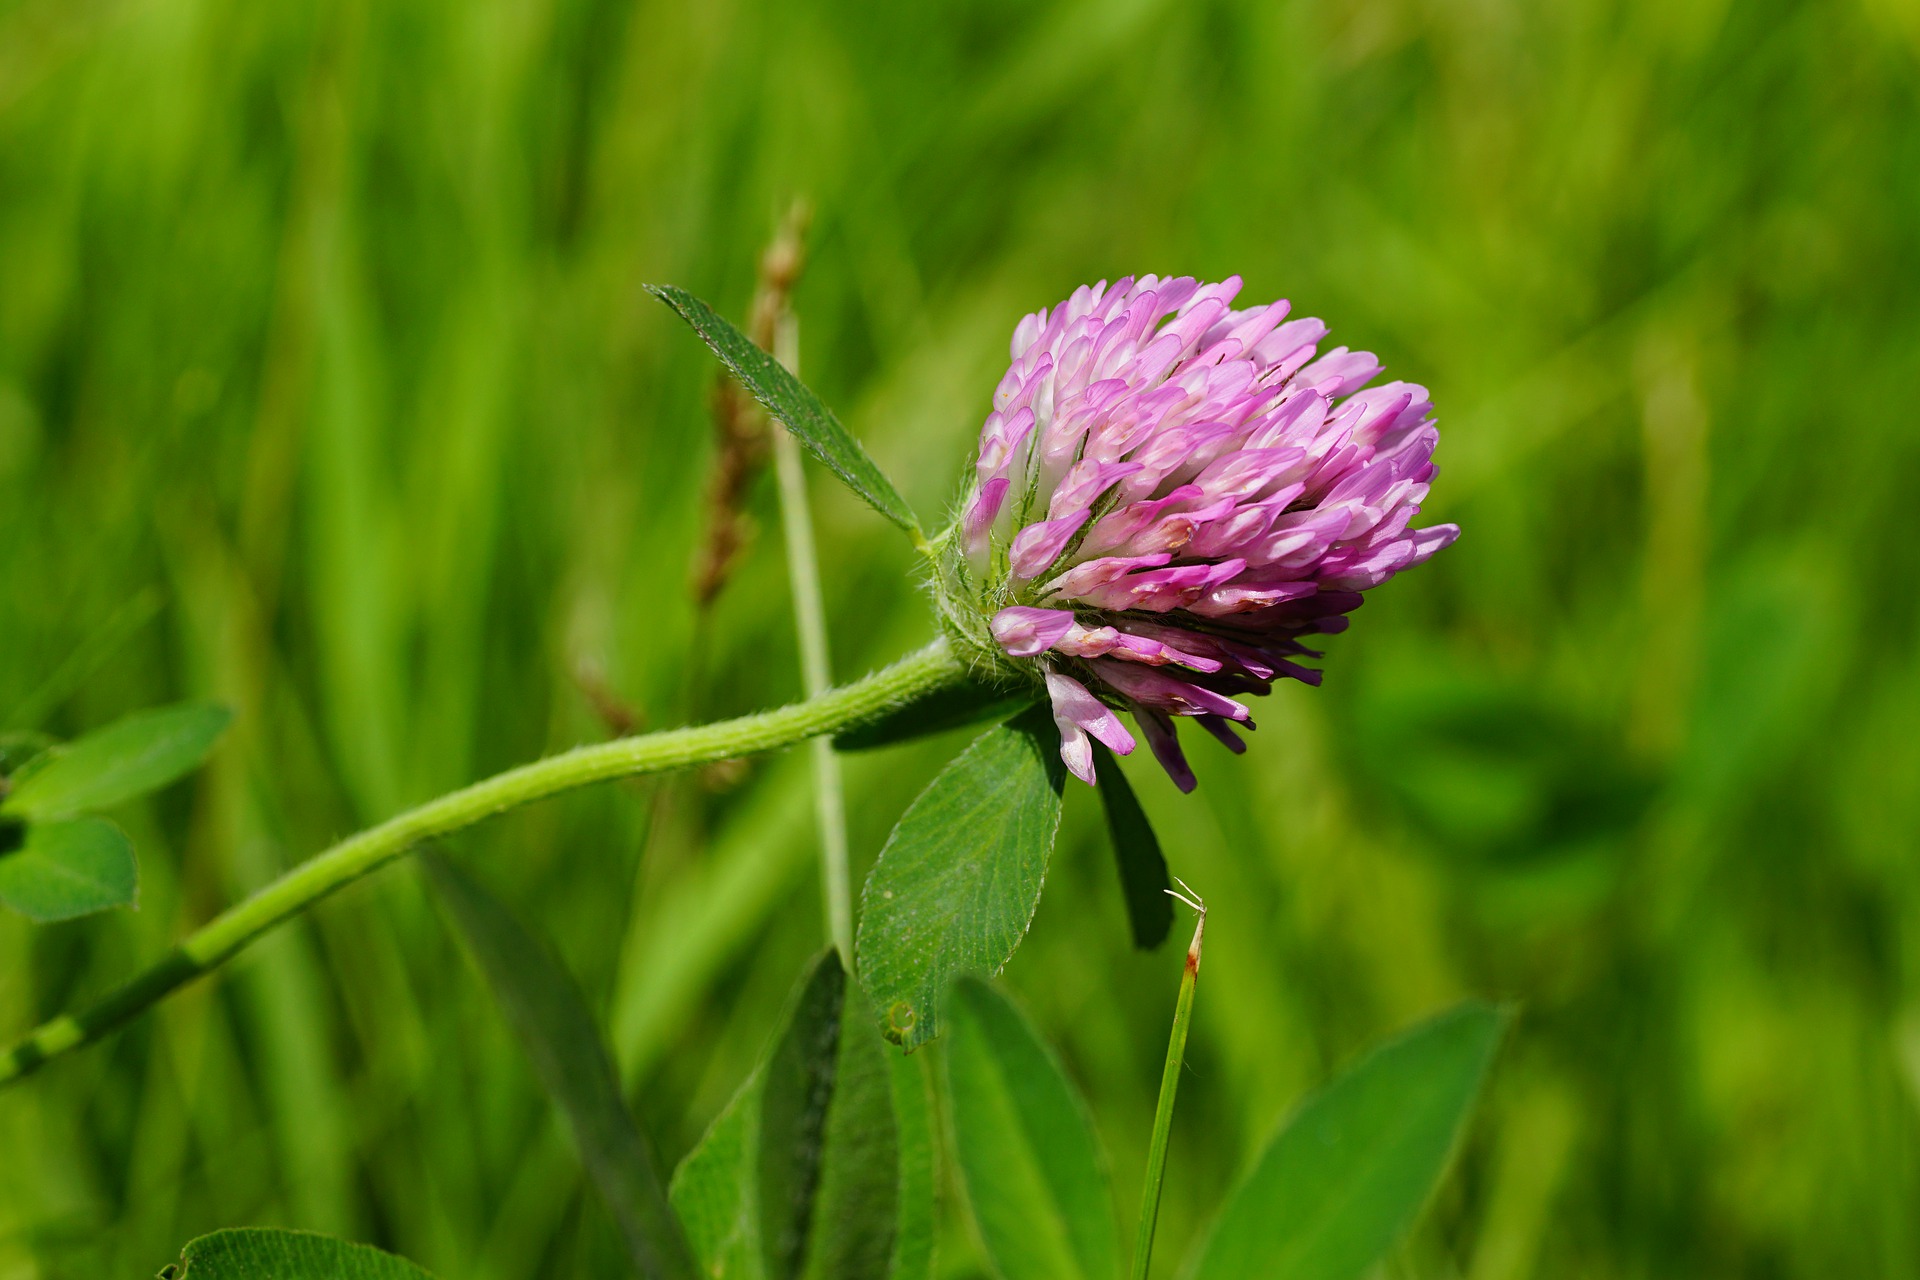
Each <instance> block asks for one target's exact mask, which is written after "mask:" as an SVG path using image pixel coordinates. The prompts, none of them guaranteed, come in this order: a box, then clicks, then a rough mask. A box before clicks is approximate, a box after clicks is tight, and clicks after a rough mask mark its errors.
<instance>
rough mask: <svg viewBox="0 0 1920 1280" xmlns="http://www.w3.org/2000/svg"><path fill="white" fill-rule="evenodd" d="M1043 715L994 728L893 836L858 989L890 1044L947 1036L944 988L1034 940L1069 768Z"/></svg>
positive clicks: (871, 911)
mask: <svg viewBox="0 0 1920 1280" xmlns="http://www.w3.org/2000/svg"><path fill="white" fill-rule="evenodd" d="M1051 730H1052V725H1051V722H1050V721H1048V719H1047V718H1046V711H1045V709H1044V708H1038V709H1036V710H1034V711H1030V712H1027V713H1025V714H1024V715H1022V716H1021V717H1019V718H1018V719H1016V720H1012V721H1009V722H1008V723H1006V724H1004V725H1001V726H999V727H998V728H995V729H989V730H988V731H987V732H986V733H983V734H981V735H980V737H978V738H977V739H975V740H974V743H973V745H972V746H970V747H968V748H967V749H966V750H965V751H964V752H962V753H961V754H960V756H959V758H957V759H956V760H954V761H953V763H951V764H949V765H948V766H947V767H946V768H945V769H943V770H941V771H940V775H939V776H938V777H936V778H935V779H934V780H933V781H932V782H931V783H929V784H928V785H927V789H926V790H925V791H923V792H921V793H920V795H919V797H918V798H917V799H915V800H914V802H913V804H912V806H910V807H909V808H908V809H907V812H906V813H905V815H904V816H902V817H901V819H900V823H899V825H898V826H896V827H895V828H894V829H893V834H892V835H891V836H889V837H888V838H887V843H886V847H885V848H883V849H882V850H881V851H880V858H879V861H877V862H876V863H874V867H873V874H871V875H870V876H868V877H867V884H866V888H865V889H864V890H863V891H862V893H861V900H860V936H859V942H858V950H859V953H860V980H861V981H862V982H863V983H865V984H866V988H867V994H868V995H869V996H870V997H871V998H872V1000H873V1004H874V1007H875V1009H876V1010H878V1011H880V1015H881V1018H882V1020H883V1021H882V1027H883V1029H884V1030H885V1032H886V1035H887V1038H888V1039H889V1040H892V1041H894V1042H895V1043H897V1044H900V1045H903V1046H905V1047H906V1048H908V1049H912V1048H913V1047H914V1046H916V1045H919V1044H923V1043H925V1042H926V1041H927V1040H929V1039H931V1038H933V1036H935V1035H937V1034H938V1033H939V1029H940V1018H941V1005H942V1004H943V1003H944V1001H945V998H946V993H947V986H948V984H949V983H950V982H952V980H953V979H954V977H956V976H957V975H959V974H962V973H974V972H978V973H984V974H987V975H989V976H991V975H993V974H996V973H998V972H1000V968H1001V966H1002V965H1004V964H1006V962H1007V958H1008V957H1009V956H1011V955H1012V954H1013V952H1014V948H1016V947H1018V946H1019V945H1020V940H1021V939H1022V938H1023V937H1025V936H1026V932H1027V925H1028V923H1029V922H1030V921H1031V920H1032V919H1033V912H1034V908H1035V906H1037V905H1038V903H1039V901H1040V887H1041V885H1042V883H1044V881H1045V880H1046V875H1047V859H1048V857H1049V856H1050V855H1051V854H1052V853H1053V838H1054V831H1055V829H1056V828H1057V827H1058V826H1059V824H1060V792H1061V787H1062V785H1063V779H1064V777H1065V774H1066V770H1065V769H1063V768H1062V767H1061V764H1060V752H1059V745H1058V740H1057V739H1055V738H1054V737H1053V734H1052V732H1051Z"/></svg>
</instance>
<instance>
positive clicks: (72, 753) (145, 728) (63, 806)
mask: <svg viewBox="0 0 1920 1280" xmlns="http://www.w3.org/2000/svg"><path fill="white" fill-rule="evenodd" d="M230 719H232V713H230V712H229V711H228V710H227V709H226V708H225V707H216V706H209V705H207V704H205V703H191V702H190V703H185V704H182V705H181V706H177V707H162V708H160V709H159V710H155V711H142V712H139V713H137V714H135V715H130V716H128V717H127V718H126V719H124V720H121V721H119V722H118V723H116V724H112V725H109V726H108V727H107V728H105V729H101V730H99V731H98V732H95V733H90V734H88V735H87V736H86V737H84V738H81V739H80V740H79V741H77V742H75V743H73V744H72V745H71V746H68V747H65V748H60V749H57V750H56V751H55V752H54V753H53V754H52V756H51V758H50V759H48V760H47V762H46V764H45V766H44V767H42V768H38V769H35V770H34V771H33V772H32V773H31V774H30V775H28V776H27V777H25V778H23V779H21V781H20V783H19V785H18V786H17V787H15V789H14V791H13V794H12V795H10V796H8V797H7V800H6V811H7V812H8V813H10V814H14V815H17V816H19V817H23V818H65V817H68V816H71V815H73V814H76V813H84V812H86V811H88V810H90V809H105V808H109V807H111V806H113V805H116V804H119V803H120V802H121V801H123V800H131V799H132V798H133V797H135V796H137V795H143V794H145V793H146V792H149V791H153V790H157V789H158V788H160V787H164V786H165V785H167V784H168V783H169V782H172V781H173V780H174V779H175V778H178V777H180V776H181V775H182V774H185V773H187V772H188V771H190V770H191V769H193V767H194V766H196V765H198V764H199V763H200V762H201V761H202V760H203V759H205V758H206V754H207V752H208V751H210V750H212V748H213V744H214V741H215V739H217V738H219V736H220V734H221V731H222V730H224V729H225V728H226V727H227V722H228V721H229V720H230Z"/></svg>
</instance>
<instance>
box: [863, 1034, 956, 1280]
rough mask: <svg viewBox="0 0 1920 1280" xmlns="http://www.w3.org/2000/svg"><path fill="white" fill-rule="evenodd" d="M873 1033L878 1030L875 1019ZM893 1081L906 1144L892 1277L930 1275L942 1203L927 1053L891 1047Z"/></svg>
mask: <svg viewBox="0 0 1920 1280" xmlns="http://www.w3.org/2000/svg"><path fill="white" fill-rule="evenodd" d="M866 1027H867V1031H868V1034H871V1035H878V1034H879V1032H878V1031H877V1030H875V1029H874V1024H873V1023H872V1022H871V1021H868V1022H867V1024H866ZM886 1058H887V1071H888V1073H889V1075H890V1077H891V1079H892V1081H893V1120H894V1128H895V1142H896V1145H897V1146H898V1147H899V1150H900V1193H899V1195H898V1197H896V1198H897V1200H898V1203H899V1209H900V1221H899V1229H898V1230H897V1231H895V1233H894V1237H893V1263H892V1265H891V1266H890V1267H889V1268H888V1269H887V1274H888V1275H889V1276H890V1277H891V1280H927V1277H928V1276H930V1275H931V1274H932V1273H933V1237H934V1230H935V1215H936V1211H937V1209H938V1204H937V1197H938V1194H939V1192H938V1183H937V1182H936V1181H935V1166H934V1160H935V1155H936V1148H935V1146H934V1141H933V1098H932V1097H931V1082H930V1081H929V1079H928V1075H927V1059H926V1057H925V1056H924V1055H914V1056H911V1057H909V1056H907V1055H905V1054H899V1053H889V1054H887V1055H886Z"/></svg>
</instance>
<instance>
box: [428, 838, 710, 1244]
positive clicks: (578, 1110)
mask: <svg viewBox="0 0 1920 1280" xmlns="http://www.w3.org/2000/svg"><path fill="white" fill-rule="evenodd" d="M423 862H424V863H425V865H426V868H427V874H428V877H429V878H430V879H431V880H432V882H433V887H434V889H435V890H436V891H437V892H438V894H439V896H440V900H441V902H442V903H444V904H445V905H446V908H447V913H448V915H450V916H451V917H452V918H453V921H454V924H455V925H456V926H457V927H458V929H459V931H460V935H461V937H462V938H463V939H464V940H465V941H466V944H467V948H468V950H469V951H471V952H472V953H473V958H474V960H475V961H476V962H477V963H478V964H479V966H480V969H481V972H482V973H484V974H485V975H486V978H487V984H488V985H489V986H490V987H491V988H492V989H493V993H494V997H495V999H497V1000H498V1001H499V1003H500V1009H501V1012H502V1013H503V1014H505V1015H506V1019H507V1022H508V1023H509V1024H510V1025H511V1026H512V1027H513V1030H514V1033H515V1034H516V1035H517V1036H518V1037H519V1038H520V1042H521V1044H522V1045H523V1046H524V1047H525V1048H526V1051H527V1056H528V1057H529V1058H531V1059H532V1060H533V1068H534V1073H535V1074H536V1075H538V1076H539V1078H540V1083H541V1084H542V1086H544V1087H545V1089H546V1091H547V1095H548V1096H549V1097H551V1098H552V1099H553V1101H554V1103H555V1104H556V1105H557V1106H558V1107H559V1108H560V1109H561V1111H562V1112H563V1113H564V1114H565V1115H566V1117H567V1123H568V1124H569V1125H570V1126H571V1127H572V1129H573V1138H574V1142H575V1144H576V1145H577V1146H578V1147H579V1149H580V1158H581V1161H582V1162H583V1163H584V1164H585V1165H586V1167H587V1172H588V1173H589V1174H590V1175H591V1176H592V1178H593V1181H594V1185H595V1186H597V1187H598V1188H599V1190H600V1194H601V1195H602V1196H603V1197H605V1199H606V1201H607V1207H608V1208H609V1209H611V1210H612V1211H613V1216H614V1219H615V1220H616V1221H617V1222H618V1223H619V1225H620V1230H621V1233H622V1234H623V1235H624V1236H625V1237H626V1240H627V1246H628V1249H629V1251H630V1252H631V1253H632V1255H633V1260H634V1262H635V1264H636V1265H638V1267H639V1268H640V1272H641V1274H642V1275H645V1276H647V1277H649V1280H692V1278H693V1277H695V1276H697V1275H698V1274H699V1272H698V1271H697V1269H696V1268H695V1266H694V1262H693V1254H692V1252H691V1250H690V1249H689V1248H688V1245H687V1240H686V1235H685V1233H684V1232H683V1231H682V1230H681V1227H680V1222H679V1219H678V1218H676V1217H675V1216H674V1213H673V1209H672V1207H671V1206H670V1205H669V1204H668V1202H667V1196H666V1191H665V1189H664V1188H663V1187H662V1186H661V1184H660V1178H659V1175H658V1174H657V1173H655V1172H654V1167H655V1166H654V1162H653V1152H652V1150H651V1148H650V1146H649V1144H648V1142H647V1139H646V1135H645V1134H643V1133H642V1132H641V1131H640V1127H639V1125H638V1124H637V1123H636V1122H635V1121H634V1118H633V1115H632V1114H631V1113H630V1112H629V1111H628V1110H627V1106H626V1102H625V1101H624V1100H623V1099H622V1098H621V1096H620V1086H619V1083H618V1080H617V1077H616V1076H615V1074H614V1070H613V1061H612V1059H611V1058H610V1057H609V1056H608V1054H607V1050H606V1046H605V1044H604V1043H603V1042H602V1041H601V1038H600V1030H599V1028H598V1027H597V1026H596V1025H595V1023H594V1020H593V1015H592V1014H591V1013H590V1012H589V1011H588V1009H587V1005H586V1001H585V999H584V998H583V997H582V996H581V994H580V989H579V987H578V986H577V985H576V984H575V983H574V981H573V978H572V976H571V975H570V974H568V973H567V971H566V969H565V968H563V967H562V966H561V964H560V962H559V960H558V959H557V958H556V957H555V956H554V955H553V953H552V952H551V951H549V950H548V949H547V947H546V946H545V945H544V944H542V943H541V942H540V941H539V940H538V939H537V938H535V937H534V935H533V934H531V933H530V932H528V931H527V929H526V928H525V927H524V926H523V925H521V923H520V922H519V921H518V920H517V919H515V918H514V916H513V913H512V912H510V911H508V910H507V908H506V907H505V906H504V905H502V904H501V903H500V901H499V900H498V899H496V898H494V897H493V895H491V894H490V893H488V892H487V891H486V890H485V889H483V888H481V887H480V885H479V884H477V883H476V882H475V881H474V880H472V879H471V878H470V877H468V876H467V875H466V874H464V873H463V872H461V871H459V870H458V869H456V868H455V867H454V866H453V865H452V864H451V863H449V862H448V861H447V860H446V859H445V858H442V857H439V856H437V855H432V854H429V855H427V856H426V857H425V858H424V859H423Z"/></svg>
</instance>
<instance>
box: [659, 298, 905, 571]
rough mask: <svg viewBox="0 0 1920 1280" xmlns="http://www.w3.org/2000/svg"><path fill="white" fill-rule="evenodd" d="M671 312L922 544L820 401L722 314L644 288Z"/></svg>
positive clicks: (886, 485) (898, 500)
mask: <svg viewBox="0 0 1920 1280" xmlns="http://www.w3.org/2000/svg"><path fill="white" fill-rule="evenodd" d="M646 289H647V292H648V293H651V294H652V295H653V296H654V297H656V298H658V299H660V301H662V302H664V303H666V304H667V305H668V306H669V307H671V308H673V311H674V314H676V315H678V316H679V317H680V318H681V319H682V320H684V321H686V322H687V324H688V325H689V326H690V327H691V328H692V329H693V331H694V332H695V333H697V334H699V335H700V338H701V340H702V341H703V342H705V343H706V344H707V346H708V347H709V348H711V349H712V351H713V354H714V355H716V356H718V357H720V362H721V363H722V364H724V365H726V366H727V368H728V369H729V370H731V371H732V373H733V376H734V377H736V378H738V379H739V380H740V385H741V386H743V387H745V388H746V389H747V390H748V391H749V392H751V393H752V395H753V398H754V399H756V400H758V401H759V402H760V404H761V405H762V406H763V407H764V408H765V409H766V411H767V412H768V413H771V414H772V415H773V416H774V417H776V418H778V419H780V421H782V422H784V423H785V424H786V425H787V429H788V430H789V431H791V432H793V434H794V437H795V438H796V439H798V440H799V441H800V443H801V444H803V445H805V446H806V448H807V451H808V452H809V453H811V454H812V455H813V456H814V457H815V458H818V459H819V460H820V461H821V462H822V463H824V464H826V467H827V469H828V470H830V471H832V472H833V473H834V474H835V475H837V476H839V477H840V479H841V480H842V481H843V482H844V483H845V484H846V486H847V487H848V488H849V489H852V490H853V491H854V492H855V493H857V494H859V495H860V497H861V498H863V499H864V500H865V501H866V503H867V505H868V506H870V507H872V508H873V509H874V510H875V511H878V512H879V513H880V514H881V515H883V516H885V517H886V518H887V519H889V520H891V521H893V522H894V523H895V524H897V525H899V526H900V527H901V528H902V529H904V530H906V531H907V533H909V534H910V535H912V537H913V539H914V542H915V544H916V545H924V544H925V542H926V535H925V534H923V533H922V532H921V530H920V522H919V521H918V520H917V519H915V518H914V514H913V509H912V508H911V507H909V506H908V505H907V501H906V499H905V498H902V497H901V496H900V492H899V490H897V489H895V488H894V487H893V482H892V481H890V480H888V479H887V477H886V474H885V473H884V472H882V471H881V470H880V468H879V466H878V465H877V464H876V463H875V462H874V460H873V459H872V458H871V457H870V456H868V454H867V451H866V450H865V449H864V448H862V447H861V445H860V442H859V441H858V440H857V439H855V438H854V435H853V433H852V432H850V431H848V430H847V429H846V427H845V426H843V425H841V422H840V419H838V418H836V417H835V416H834V415H833V410H831V409H829V408H827V406H826V404H825V403H824V402H822V401H821V399H820V397H819V396H817V395H815V394H814V393H813V392H812V391H811V390H809V389H808V387H807V385H806V384H805V383H803V382H801V381H800V379H798V378H796V377H794V376H793V374H792V373H790V372H789V371H788V370H787V369H786V367H785V366H784V365H782V364H781V363H780V362H779V361H778V360H775V359H774V358H773V357H772V356H771V355H769V354H767V352H765V351H763V350H761V349H760V348H759V347H757V346H755V345H754V343H753V340H752V339H751V338H749V337H747V335H746V334H744V333H742V332H740V330H739V329H737V328H735V327H734V326H733V324H732V323H730V322H729V321H728V320H727V319H726V318H725V317H724V316H722V315H720V314H719V313H718V312H717V311H715V310H714V309H713V308H712V307H710V306H708V305H707V304H706V303H704V302H702V301H701V300H700V299H699V298H696V297H694V296H693V295H692V294H691V293H688V292H687V291H686V290H685V289H681V288H679V287H677V286H675V285H670V284H650V285H647V286H646Z"/></svg>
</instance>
